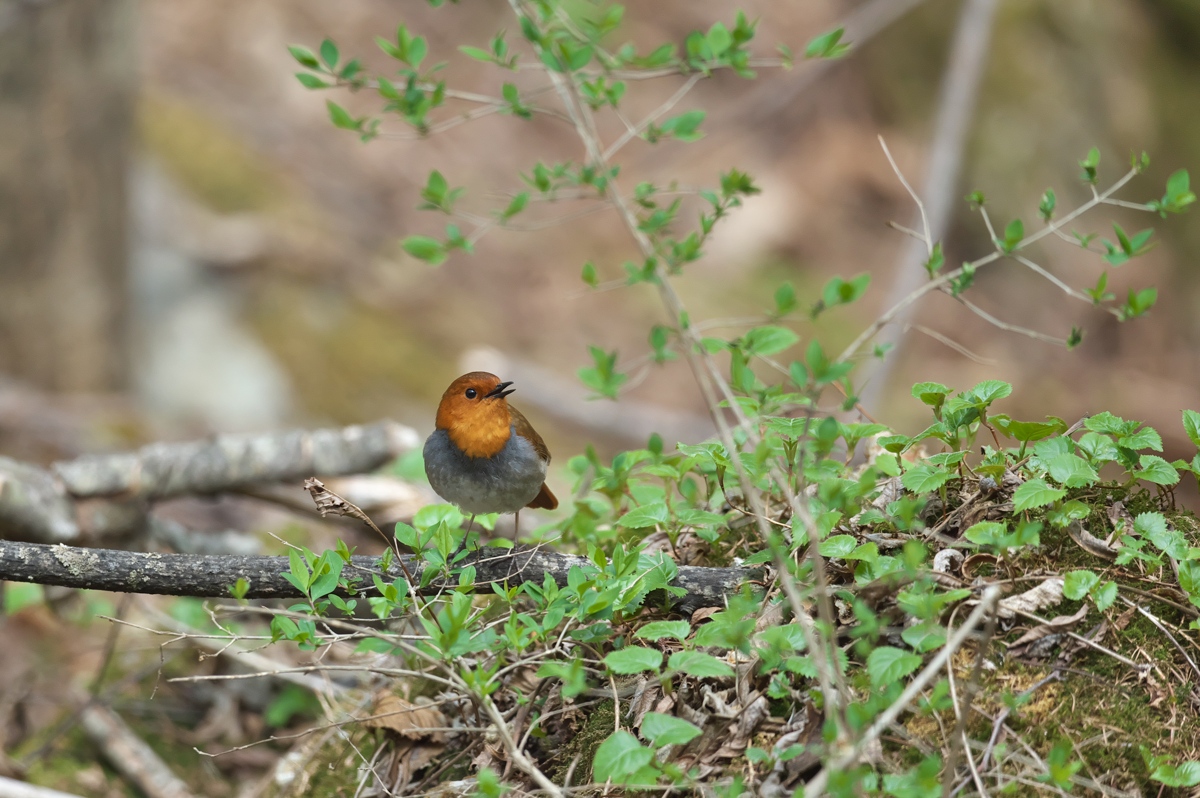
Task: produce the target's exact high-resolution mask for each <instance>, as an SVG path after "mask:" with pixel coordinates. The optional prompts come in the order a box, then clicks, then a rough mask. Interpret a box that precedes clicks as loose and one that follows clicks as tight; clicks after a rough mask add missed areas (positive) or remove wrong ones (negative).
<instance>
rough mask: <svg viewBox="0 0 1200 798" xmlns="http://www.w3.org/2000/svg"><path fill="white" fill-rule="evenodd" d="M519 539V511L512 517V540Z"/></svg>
mask: <svg viewBox="0 0 1200 798" xmlns="http://www.w3.org/2000/svg"><path fill="white" fill-rule="evenodd" d="M520 537H521V511H520V510H517V514H516V515H514V516H513V540H514V541H515V540H517V539H519V538H520Z"/></svg>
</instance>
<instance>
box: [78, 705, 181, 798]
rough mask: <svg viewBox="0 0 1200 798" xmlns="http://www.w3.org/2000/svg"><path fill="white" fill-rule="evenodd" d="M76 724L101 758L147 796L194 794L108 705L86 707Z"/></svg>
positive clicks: (161, 797)
mask: <svg viewBox="0 0 1200 798" xmlns="http://www.w3.org/2000/svg"><path fill="white" fill-rule="evenodd" d="M80 723H81V725H82V726H83V730H84V732H85V733H86V734H87V736H88V739H89V740H91V741H92V742H93V743H94V744H95V745H96V746H97V747H99V748H100V751H101V753H103V754H104V758H105V759H107V760H108V761H109V763H110V764H112V766H113V767H114V768H116V769H117V771H118V772H120V774H121V775H122V776H124V777H125V778H126V779H128V780H129V782H130V783H132V784H133V785H135V786H136V787H137V788H138V789H139V790H140V791H141V792H142V793H143V794H144V795H147V796H149V798H192V796H193V795H194V794H195V793H193V792H192V791H191V790H189V789H188V786H187V785H186V784H184V783H183V781H182V780H181V779H180V778H179V777H178V776H176V775H175V774H174V773H173V772H172V771H171V769H170V768H169V767H168V766H167V764H166V763H165V762H163V760H162V757H160V756H159V755H158V754H156V753H155V752H154V749H153V748H151V747H150V746H149V745H148V744H147V743H146V741H145V740H143V739H142V738H141V737H138V736H137V735H136V734H134V732H133V730H132V729H130V728H129V726H127V725H126V724H125V721H123V720H122V719H121V717H120V716H119V715H117V713H115V712H113V711H112V710H111V709H109V708H108V707H103V706H98V705H92V706H89V707H87V708H86V709H85V710H83V714H82V716H81V717H80Z"/></svg>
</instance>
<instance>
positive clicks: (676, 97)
mask: <svg viewBox="0 0 1200 798" xmlns="http://www.w3.org/2000/svg"><path fill="white" fill-rule="evenodd" d="M703 77H704V75H703V73H701V72H697V73H695V74H693V75H692V76H691V77H689V78H688V79H687V81H685V82H684V84H683V85H682V86H680V87H679V89H678V90H677V91H676V92H675V93H674V94H672V95H671V96H670V97H669V98H668V99H667V101H666V102H664V103H663V104H662V105H660V106H658V108H656V109H654V111H652V112H651V113H649V114H647V115H646V116H645V118H643V119H642V121H641V122H638V123H637V125H636V126H635V127H633V128H631V129H629V130H626V131H625V132H624V133H622V134H621V136H620V137H619V138H618V139H617V140H616V141H614V142H613V143H612V144H610V145H609V146H608V149H606V150H605V151H604V152H603V153H602V154H601V156H600V158H601V160H604V161H607V160H608V159H609V158H612V157H613V156H614V155H616V154H617V153H618V152H620V151H621V148H622V147H624V146H625V145H626V144H628V143H629V142H630V141H632V140H633V139H634V138H636V137H637V136H639V135H641V133H642V131H643V130H645V129H646V128H648V127H650V125H652V124H654V123H655V122H657V121H658V120H659V119H661V118H662V116H663V114H665V113H667V112H668V111H670V110H671V109H672V108H674V107H675V106H676V105H678V104H679V102H680V101H682V100H683V98H684V97H686V96H687V93H688V92H690V91H691V90H692V89H693V88H694V87H695V86H696V84H697V83H699V82H700V80H701V78H703Z"/></svg>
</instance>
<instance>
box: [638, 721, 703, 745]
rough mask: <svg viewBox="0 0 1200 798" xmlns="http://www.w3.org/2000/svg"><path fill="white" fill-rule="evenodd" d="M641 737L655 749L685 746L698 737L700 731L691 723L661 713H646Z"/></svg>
mask: <svg viewBox="0 0 1200 798" xmlns="http://www.w3.org/2000/svg"><path fill="white" fill-rule="evenodd" d="M641 733H642V736H643V737H645V738H646V739H647V740H649V741H650V744H651V745H653V746H654V747H655V748H662V747H663V746H664V745H686V744H687V743H690V742H691V741H692V740H694V739H696V738H697V737H699V736H700V733H701V732H700V729H699V728H698V727H697V726H695V725H694V724H692V723H688V722H687V721H686V720H683V719H682V718H677V717H675V716H673V715H664V714H663V713H661V712H647V713H646V715H645V717H643V718H642V728H641Z"/></svg>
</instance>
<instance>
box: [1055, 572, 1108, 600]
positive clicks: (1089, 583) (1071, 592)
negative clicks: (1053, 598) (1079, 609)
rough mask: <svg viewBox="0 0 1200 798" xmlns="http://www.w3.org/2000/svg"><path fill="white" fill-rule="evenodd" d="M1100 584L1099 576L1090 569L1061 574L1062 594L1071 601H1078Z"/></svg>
mask: <svg viewBox="0 0 1200 798" xmlns="http://www.w3.org/2000/svg"><path fill="white" fill-rule="evenodd" d="M1098 584H1100V577H1098V576H1096V574H1094V573H1092V572H1091V571H1068V572H1067V573H1066V575H1065V576H1063V595H1064V596H1066V597H1067V598H1069V599H1071V600H1072V601H1078V600H1079V599H1081V598H1083V597H1084V596H1086V595H1087V594H1088V592H1089V591H1090V590H1091V589H1092V588H1093V587H1095V586H1096V585H1098Z"/></svg>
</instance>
